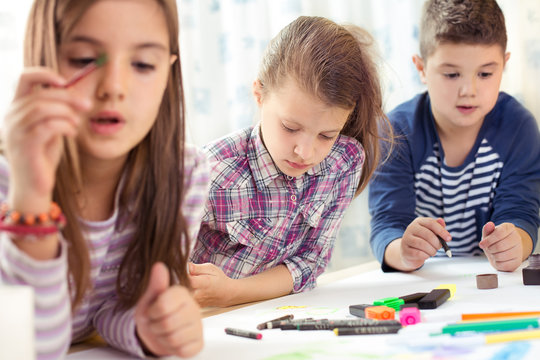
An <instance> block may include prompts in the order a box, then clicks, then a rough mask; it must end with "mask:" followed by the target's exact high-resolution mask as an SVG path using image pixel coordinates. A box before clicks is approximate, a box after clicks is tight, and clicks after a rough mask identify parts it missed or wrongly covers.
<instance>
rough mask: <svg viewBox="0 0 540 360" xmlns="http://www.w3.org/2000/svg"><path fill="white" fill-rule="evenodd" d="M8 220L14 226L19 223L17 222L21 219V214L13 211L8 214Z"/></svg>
mask: <svg viewBox="0 0 540 360" xmlns="http://www.w3.org/2000/svg"><path fill="white" fill-rule="evenodd" d="M9 218H10V219H11V221H12V222H13V223H14V224H16V223H17V222H19V220H20V219H21V213H20V212H18V211H15V210H13V211H12V212H11V213H10V214H9Z"/></svg>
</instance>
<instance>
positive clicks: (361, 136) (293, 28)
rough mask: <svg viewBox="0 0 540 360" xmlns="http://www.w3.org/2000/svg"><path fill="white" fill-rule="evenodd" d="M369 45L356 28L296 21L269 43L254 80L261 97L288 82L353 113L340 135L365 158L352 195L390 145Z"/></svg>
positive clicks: (370, 41)
mask: <svg viewBox="0 0 540 360" xmlns="http://www.w3.org/2000/svg"><path fill="white" fill-rule="evenodd" d="M372 45H373V38H372V37H371V36H370V35H369V33H367V32H366V31H365V30H363V29H361V28H360V27H357V26H353V25H348V26H341V25H338V24H336V23H334V22H333V21H331V20H329V19H326V18H323V17H317V16H300V17H299V18H297V19H296V20H294V21H293V22H292V23H290V24H289V25H287V26H286V27H285V28H283V29H282V30H281V31H280V32H279V33H278V35H277V36H276V37H274V38H273V39H272V41H271V42H270V44H269V45H268V47H267V49H266V52H265V54H264V56H263V60H262V64H261V68H260V70H259V74H258V80H259V81H260V82H261V84H262V89H263V95H265V94H268V93H269V92H271V91H274V90H276V89H279V87H280V86H281V85H283V83H284V81H285V80H286V79H287V78H289V77H291V78H292V79H294V80H295V81H296V83H297V84H298V86H300V88H301V89H303V90H304V91H306V92H308V93H310V94H313V95H315V96H316V97H317V98H319V99H320V100H321V101H323V102H324V103H326V104H328V105H330V106H338V107H342V108H344V109H353V110H352V112H351V114H350V116H349V118H348V119H347V122H346V123H345V126H344V127H343V130H342V131H341V133H342V134H343V135H347V136H349V137H352V138H355V139H356V140H358V141H359V142H360V143H361V144H362V146H363V147H364V149H365V152H366V158H365V162H364V166H363V168H362V175H361V178H360V183H359V184H358V188H357V190H356V195H358V194H359V193H360V192H361V191H362V190H363V189H364V188H365V187H366V186H367V184H368V182H369V179H370V178H371V176H372V174H373V172H374V171H375V168H376V166H377V164H378V162H379V159H380V154H381V150H380V145H379V141H380V140H381V139H382V138H384V139H387V140H388V139H390V141H391V139H392V136H391V133H392V129H391V126H390V125H389V122H388V119H387V117H386V115H385V114H384V110H383V104H382V102H383V99H382V90H381V86H380V82H379V76H378V71H377V66H376V65H375V61H374V59H373V48H372ZM379 132H381V133H380V134H386V135H384V136H381V135H380V134H379Z"/></svg>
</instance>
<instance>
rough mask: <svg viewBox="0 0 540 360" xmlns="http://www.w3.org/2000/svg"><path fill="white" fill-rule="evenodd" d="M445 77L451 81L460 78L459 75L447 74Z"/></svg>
mask: <svg viewBox="0 0 540 360" xmlns="http://www.w3.org/2000/svg"><path fill="white" fill-rule="evenodd" d="M444 76H445V77H447V78H449V79H457V78H458V77H459V73H446V74H444Z"/></svg>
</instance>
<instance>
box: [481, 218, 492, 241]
mask: <svg viewBox="0 0 540 360" xmlns="http://www.w3.org/2000/svg"><path fill="white" fill-rule="evenodd" d="M494 230H495V224H494V223H493V221H488V222H487V223H486V224H485V225H484V227H483V228H482V239H483V238H485V237H486V236H489V235H490V234H491V233H492V232H493V231H494Z"/></svg>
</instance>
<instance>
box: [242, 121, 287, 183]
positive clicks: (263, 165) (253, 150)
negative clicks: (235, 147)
mask: <svg viewBox="0 0 540 360" xmlns="http://www.w3.org/2000/svg"><path fill="white" fill-rule="evenodd" d="M248 162H249V167H250V168H251V171H252V173H253V179H254V180H255V184H256V185H257V188H258V189H259V190H260V189H262V188H264V187H266V186H267V185H268V184H269V183H270V182H271V181H272V180H274V179H276V178H278V177H280V176H282V175H283V173H282V172H281V171H280V170H279V169H278V168H277V167H276V164H275V163H274V160H272V157H271V156H270V153H269V152H268V150H267V149H266V146H265V145H264V143H263V140H262V137H261V126H260V123H258V124H257V125H255V127H253V130H252V131H251V136H250V139H249V143H248Z"/></svg>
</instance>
